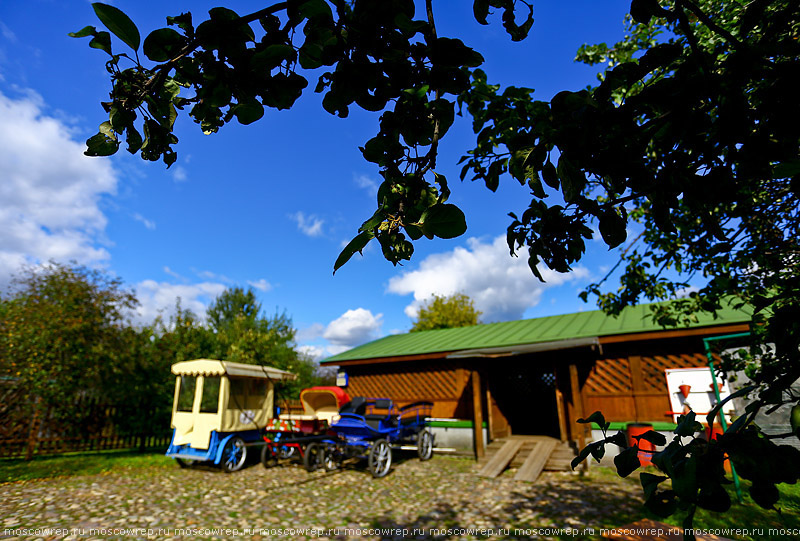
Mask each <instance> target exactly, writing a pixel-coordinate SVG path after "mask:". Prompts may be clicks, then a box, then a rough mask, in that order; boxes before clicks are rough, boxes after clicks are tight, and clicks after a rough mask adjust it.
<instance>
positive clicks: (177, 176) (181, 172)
mask: <svg viewBox="0 0 800 541" xmlns="http://www.w3.org/2000/svg"><path fill="white" fill-rule="evenodd" d="M188 179H189V175H188V173H187V172H186V168H185V167H182V166H180V165H178V166H176V167H175V169H173V170H172V180H174V181H175V182H186V181H187V180H188Z"/></svg>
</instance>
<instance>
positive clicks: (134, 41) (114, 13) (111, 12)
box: [92, 2, 141, 51]
mask: <svg viewBox="0 0 800 541" xmlns="http://www.w3.org/2000/svg"><path fill="white" fill-rule="evenodd" d="M92 7H93V8H94V12H95V14H96V15H97V18H98V19H100V21H101V22H102V23H103V24H104V25H105V26H106V28H108V29H109V30H111V32H112V33H113V34H114V35H115V36H117V37H118V38H119V39H121V40H122V41H123V42H124V43H125V44H126V45H127V46H128V47H130V48H131V49H133V50H134V51H136V50H138V49H139V44H140V42H141V37H140V36H139V29H138V28H136V25H135V24H133V21H132V20H130V18H129V17H128V16H127V15H125V14H124V13H123V12H122V11H121V10H120V9H118V8H115V7H114V6H109V5H108V4H101V3H100V2H95V3H94V4H92Z"/></svg>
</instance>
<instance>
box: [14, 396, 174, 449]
mask: <svg viewBox="0 0 800 541" xmlns="http://www.w3.org/2000/svg"><path fill="white" fill-rule="evenodd" d="M4 387H5V386H4ZM0 395H2V396H0V398H2V405H0V457H3V458H9V457H24V458H26V459H31V458H33V457H34V456H36V455H55V454H62V453H70V452H81V451H99V450H107V449H108V450H111V449H140V450H145V449H154V448H155V449H164V450H166V448H167V446H168V445H169V442H170V438H171V435H172V430H171V429H170V426H169V414H170V412H169V410H165V409H164V408H163V407H162V408H156V407H152V406H150V407H146V408H132V407H130V406H129V405H125V404H106V403H100V402H98V401H96V400H91V399H84V400H78V401H75V402H74V403H72V404H71V406H72V407H71V408H70V409H71V410H72V411H76V412H79V415H77V416H73V417H69V416H67V417H65V416H63V415H62V416H59V415H58V414H57V412H55V411H53V410H52V408H47V407H44V406H42V405H41V403H40V402H39V401H37V400H35V399H32V398H31V397H29V396H27V394H26V393H25V392H24V391H22V390H20V389H13V388H8V387H5V388H4V389H3V390H2V393H0Z"/></svg>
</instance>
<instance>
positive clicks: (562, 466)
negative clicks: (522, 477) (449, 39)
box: [477, 436, 577, 471]
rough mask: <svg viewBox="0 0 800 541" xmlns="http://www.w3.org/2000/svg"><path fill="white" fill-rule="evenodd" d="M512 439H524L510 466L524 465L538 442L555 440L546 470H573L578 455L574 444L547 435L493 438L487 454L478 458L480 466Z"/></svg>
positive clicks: (518, 466) (546, 463) (545, 466)
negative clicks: (572, 463) (573, 463)
mask: <svg viewBox="0 0 800 541" xmlns="http://www.w3.org/2000/svg"><path fill="white" fill-rule="evenodd" d="M512 439H513V440H518V441H522V446H521V447H520V449H519V451H518V452H517V454H516V456H514V458H512V459H511V462H510V463H509V464H508V467H510V468H520V467H522V465H523V464H524V463H525V459H526V458H527V457H528V455H529V454H530V451H531V450H533V448H534V446H535V445H536V444H537V443H538V442H540V441H553V442H555V447H554V448H553V451H552V452H551V453H550V457H549V458H548V459H547V462H545V465H544V471H572V466H571V464H570V463H571V462H572V459H573V458H575V457H576V456H577V452H576V451H575V449H574V447H573V445H574V444H571V443H569V442H561V441H558V440H556V439H554V438H549V437H546V436H544V437H543V436H510V437H509V438H503V439H498V440H493V441H492V442H491V443H490V444H489V445H487V446H486V454H485V455H484V456H483V457H481V458H480V459H479V460H478V463H477V465H478V467H483V466H485V465H486V464H487V463H488V462H489V461H490V460H492V458H493V457H494V455H495V454H496V453H497V452H498V451H499V450H500V449H502V447H503V445H505V444H506V443H507V442H508V441H510V440H512Z"/></svg>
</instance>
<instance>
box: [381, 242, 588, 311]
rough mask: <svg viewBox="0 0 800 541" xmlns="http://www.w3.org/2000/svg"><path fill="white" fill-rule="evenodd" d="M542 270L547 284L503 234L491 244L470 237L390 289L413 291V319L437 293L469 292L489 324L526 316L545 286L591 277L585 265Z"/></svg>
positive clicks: (424, 262) (393, 282) (426, 261)
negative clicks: (514, 251)
mask: <svg viewBox="0 0 800 541" xmlns="http://www.w3.org/2000/svg"><path fill="white" fill-rule="evenodd" d="M540 271H541V273H542V276H543V277H544V279H545V280H546V282H545V283H542V282H540V281H539V280H538V279H537V278H536V277H535V276H533V274H532V273H531V270H530V268H529V267H528V263H527V258H526V257H510V256H509V254H508V244H507V243H506V239H505V237H504V236H501V237H497V238H496V239H494V241H493V242H492V243H491V244H487V243H484V242H481V240H479V239H476V238H470V239H468V240H467V248H462V247H458V248H456V249H454V250H453V251H451V252H446V253H441V254H433V255H430V256H428V257H426V258H425V259H423V260H422V261H421V262H420V264H419V268H418V269H417V270H413V271H405V272H403V273H401V274H400V275H399V276H395V277H393V278H391V279H390V280H389V286H388V291H389V292H390V293H395V294H398V295H408V294H411V293H413V294H414V301H413V302H412V303H411V304H409V305H408V306H407V307H406V309H405V312H406V315H408V317H410V318H415V317H416V316H417V313H418V310H419V307H420V305H421V304H422V303H423V302H424V301H426V300H428V299H430V297H431V296H432V295H434V294H436V295H453V294H454V293H464V294H466V295H469V296H470V297H471V298H472V300H473V301H474V303H475V308H477V309H478V310H480V311H481V312H483V315H482V316H481V319H482V320H483V321H484V322H493V321H509V320H514V319H520V318H522V315H523V313H524V312H525V310H526V309H527V308H530V307H532V306H536V305H537V304H538V303H539V302H540V300H541V297H542V292H543V291H544V290H545V289H547V288H549V287H553V286H558V285H561V284H563V283H565V282H567V281H570V280H576V279H584V278H588V277H589V272H588V270H586V269H585V268H583V267H577V268H575V269H574V270H573V271H572V272H571V273H569V274H560V273H557V272H554V271H551V270H549V269H545V268H540Z"/></svg>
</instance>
